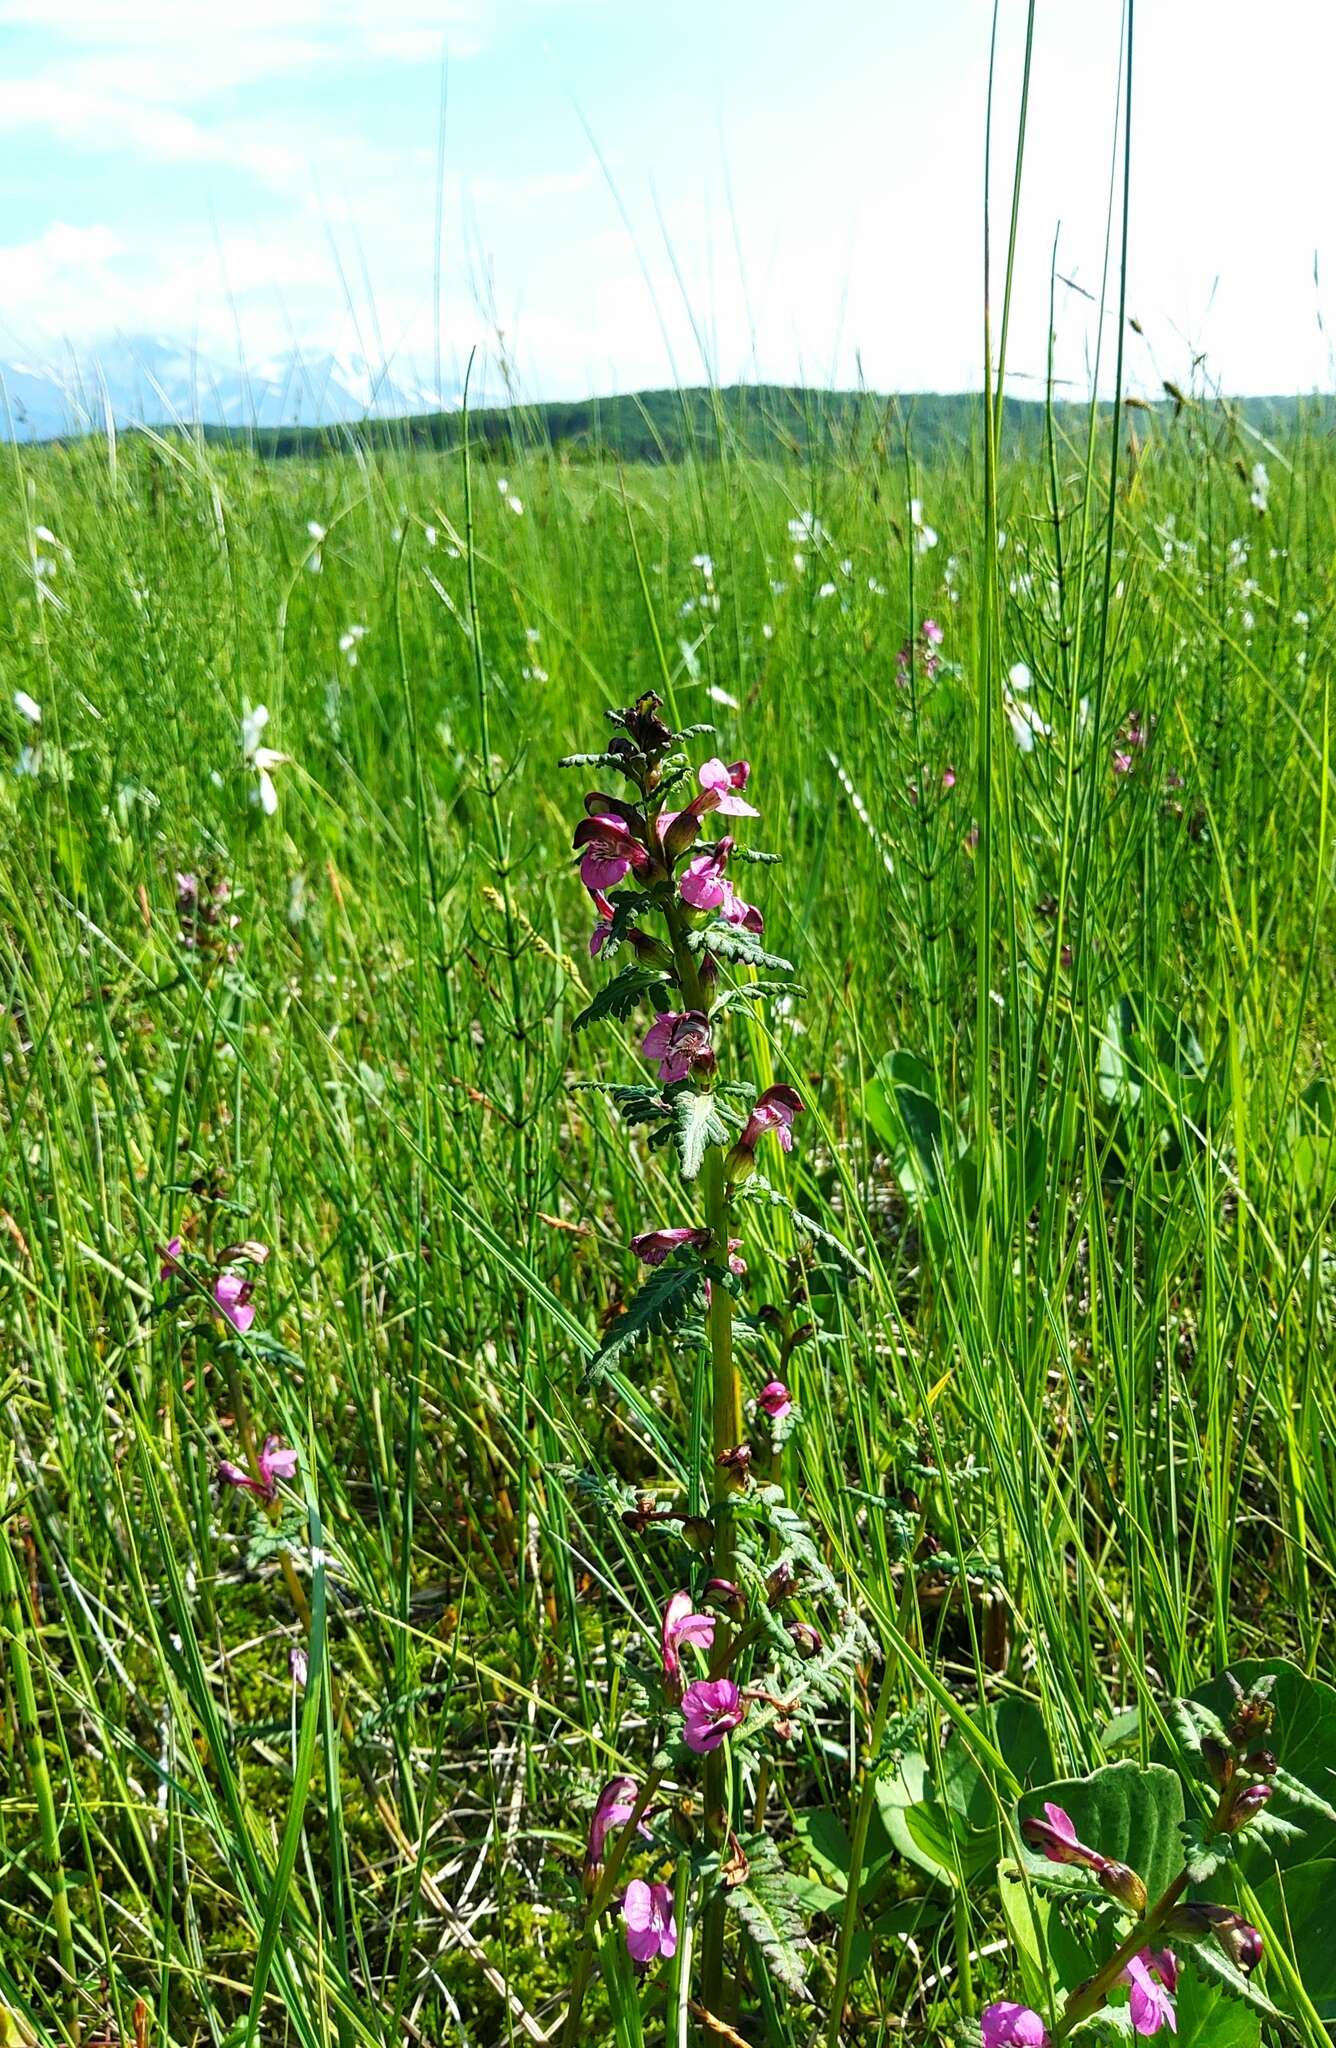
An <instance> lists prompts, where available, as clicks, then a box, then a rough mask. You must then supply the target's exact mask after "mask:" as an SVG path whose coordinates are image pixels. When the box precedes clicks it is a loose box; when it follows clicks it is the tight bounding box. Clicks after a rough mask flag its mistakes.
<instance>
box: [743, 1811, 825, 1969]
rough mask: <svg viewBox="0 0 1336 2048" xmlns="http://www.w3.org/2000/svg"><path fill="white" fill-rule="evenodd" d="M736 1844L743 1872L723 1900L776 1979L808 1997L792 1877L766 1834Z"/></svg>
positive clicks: (800, 1929) (801, 1926)
mask: <svg viewBox="0 0 1336 2048" xmlns="http://www.w3.org/2000/svg"><path fill="white" fill-rule="evenodd" d="M741 1847H742V1851H743V1854H744V1855H745V1856H746V1858H747V1865H748V1868H747V1875H746V1877H745V1878H744V1879H743V1881H742V1882H741V1883H740V1884H735V1885H732V1886H730V1888H729V1891H728V1903H729V1906H730V1907H731V1909H732V1910H733V1912H734V1913H736V1914H737V1916H738V1918H739V1920H741V1922H742V1924H743V1926H744V1927H745V1928H746V1930H747V1932H748V1934H749V1935H750V1936H751V1938H752V1940H753V1941H754V1942H755V1943H756V1946H757V1948H758V1949H759V1950H760V1952H761V1954H762V1955H763V1956H764V1957H765V1960H766V1963H767V1965H768V1967H769V1969H770V1972H771V1975H772V1976H773V1977H774V1979H775V1981H776V1983H778V1984H782V1985H783V1987H784V1989H785V1990H786V1991H788V1992H791V1993H792V1994H793V1996H794V1997H795V1998H801V1999H810V1997H811V1993H810V1992H809V1991H808V1988H807V1978H806V1973H805V1971H804V1967H803V1958H802V1955H801V1953H800V1950H799V1945H800V1943H802V1942H803V1938H804V1928H803V1919H802V1913H801V1912H800V1910H799V1906H798V1896H797V1892H796V1889H795V1886H794V1883H793V1880H792V1878H791V1877H790V1876H789V1874H788V1872H787V1870H785V1868H784V1866H783V1864H782V1863H781V1862H780V1859H779V1854H778V1851H777V1850H776V1848H775V1846H774V1844H773V1842H771V1841H770V1839H769V1837H768V1836H765V1835H759V1836H754V1837H750V1838H748V1839H746V1840H744V1842H743V1843H742V1844H741Z"/></svg>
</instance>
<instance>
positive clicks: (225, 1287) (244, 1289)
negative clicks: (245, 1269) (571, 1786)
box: [213, 1273, 255, 1336]
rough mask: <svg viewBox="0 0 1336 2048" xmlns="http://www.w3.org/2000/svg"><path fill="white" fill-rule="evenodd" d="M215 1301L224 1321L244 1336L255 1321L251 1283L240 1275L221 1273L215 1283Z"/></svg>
mask: <svg viewBox="0 0 1336 2048" xmlns="http://www.w3.org/2000/svg"><path fill="white" fill-rule="evenodd" d="M213 1299H214V1305H215V1307H216V1308H217V1310H218V1313H219V1315H220V1316H221V1317H222V1318H223V1321H224V1322H227V1323H231V1325H232V1328H233V1329H234V1330H238V1331H240V1333H241V1334H242V1336H244V1335H245V1334H246V1331H247V1330H249V1328H250V1326H251V1324H252V1323H253V1322H254V1321H255V1304H254V1303H253V1302H252V1300H251V1283H250V1281H249V1280H245V1279H243V1278H242V1276H241V1274H240V1273H220V1274H219V1275H218V1278H217V1279H216V1280H215V1281H214V1283H213Z"/></svg>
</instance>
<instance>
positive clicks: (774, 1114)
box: [738, 1082, 805, 1152]
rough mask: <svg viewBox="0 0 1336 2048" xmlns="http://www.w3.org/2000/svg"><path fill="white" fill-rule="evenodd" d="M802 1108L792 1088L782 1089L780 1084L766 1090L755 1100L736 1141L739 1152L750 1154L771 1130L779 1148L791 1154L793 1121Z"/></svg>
mask: <svg viewBox="0 0 1336 2048" xmlns="http://www.w3.org/2000/svg"><path fill="white" fill-rule="evenodd" d="M804 1107H805V1105H804V1103H803V1100H802V1097H801V1096H800V1095H799V1093H798V1091H797V1089H796V1088H786V1087H785V1086H784V1084H783V1082H780V1083H779V1084H778V1085H777V1086H776V1087H774V1088H767V1089H766V1091H765V1093H764V1095H761V1096H759V1097H758V1098H757V1101H756V1106H755V1108H754V1109H753V1110H752V1113H751V1115H750V1116H749V1117H748V1119H747V1123H746V1128H745V1129H744V1131H743V1133H742V1136H741V1137H740V1138H739V1139H738V1146H739V1148H740V1149H741V1150H742V1151H743V1152H754V1151H755V1150H756V1146H757V1143H758V1141H759V1140H760V1139H761V1138H762V1137H764V1135H765V1133H766V1132H767V1131H773V1132H774V1133H775V1136H776V1137H777V1138H778V1139H779V1142H780V1146H781V1148H782V1149H783V1150H784V1151H785V1152H788V1151H791V1150H792V1147H793V1130H792V1125H793V1119H794V1118H795V1117H796V1116H801V1115H802V1112H803V1109H804Z"/></svg>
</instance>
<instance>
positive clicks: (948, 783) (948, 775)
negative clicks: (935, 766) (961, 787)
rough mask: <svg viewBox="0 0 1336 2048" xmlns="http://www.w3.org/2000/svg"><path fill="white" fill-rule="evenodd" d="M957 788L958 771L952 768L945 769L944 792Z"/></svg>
mask: <svg viewBox="0 0 1336 2048" xmlns="http://www.w3.org/2000/svg"><path fill="white" fill-rule="evenodd" d="M955 786H956V771H955V769H954V768H950V767H948V768H943V770H942V788H943V790H948V789H954V788H955Z"/></svg>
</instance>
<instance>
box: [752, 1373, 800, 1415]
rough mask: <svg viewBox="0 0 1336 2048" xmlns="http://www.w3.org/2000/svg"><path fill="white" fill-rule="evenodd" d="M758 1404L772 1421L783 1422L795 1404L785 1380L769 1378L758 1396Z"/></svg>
mask: <svg viewBox="0 0 1336 2048" xmlns="http://www.w3.org/2000/svg"><path fill="white" fill-rule="evenodd" d="M756 1405H757V1407H758V1408H759V1409H761V1410H762V1412H763V1413H764V1414H766V1415H768V1416H769V1417H770V1420H771V1421H772V1422H782V1421H783V1420H784V1417H785V1416H786V1415H787V1414H788V1412H789V1410H790V1409H791V1408H792V1406H793V1396H792V1394H791V1393H790V1392H789V1390H788V1388H787V1387H786V1386H785V1384H784V1382H783V1380H767V1381H766V1383H765V1385H764V1386H763V1387H762V1389H761V1391H760V1393H759V1394H758V1395H757V1396H756Z"/></svg>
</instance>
